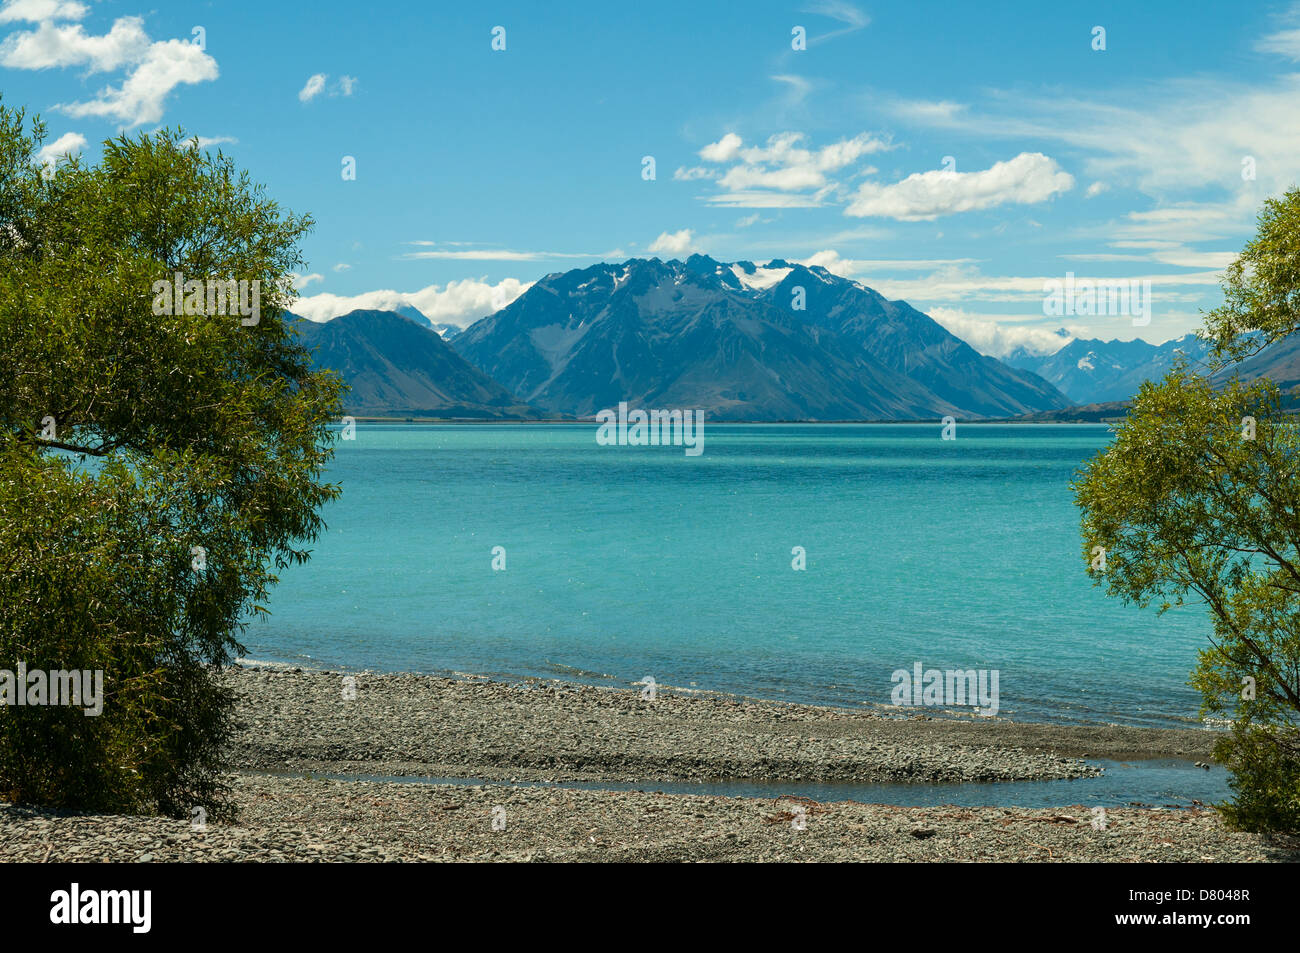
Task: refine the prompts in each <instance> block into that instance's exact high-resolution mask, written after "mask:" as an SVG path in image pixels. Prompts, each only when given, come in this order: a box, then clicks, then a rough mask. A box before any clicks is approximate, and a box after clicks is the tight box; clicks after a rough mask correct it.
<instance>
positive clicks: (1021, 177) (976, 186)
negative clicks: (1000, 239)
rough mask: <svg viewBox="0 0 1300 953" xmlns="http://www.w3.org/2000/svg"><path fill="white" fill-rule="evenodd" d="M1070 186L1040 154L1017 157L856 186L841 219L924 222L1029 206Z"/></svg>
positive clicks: (1068, 178)
mask: <svg viewBox="0 0 1300 953" xmlns="http://www.w3.org/2000/svg"><path fill="white" fill-rule="evenodd" d="M1073 186H1074V177H1073V176H1071V175H1070V174H1069V173H1068V172H1064V171H1062V170H1061V167H1060V166H1058V165H1057V164H1056V161H1055V160H1053V159H1050V158H1048V157H1047V156H1045V155H1043V154H1042V153H1041V152H1022V153H1021V154H1020V155H1018V156H1016V157H1015V158H1014V159H1011V160H1009V161H1007V162H998V163H996V164H994V165H993V166H992V168H989V169H984V170H983V171H980V172H949V171H945V170H940V169H936V170H931V171H929V172H917V173H913V174H912V175H909V176H908V177H907V178H906V179H903V180H902V181H901V182H895V183H893V184H891V185H880V184H878V183H875V182H864V183H862V185H861V186H859V187H858V192H857V194H856V195H855V196H854V198H853V201H852V202H850V203H849V206H848V208H847V209H845V214H846V215H852V216H856V217H868V216H879V217H883V218H893V219H898V220H900V221H913V222H914V221H929V220H932V219H935V218H938V217H939V216H940V215H953V214H955V213H958V212H969V211H975V210H978V209H986V208H993V207H994V206H997V205H1004V204H1006V203H1015V204H1019V205H1034V204H1036V203H1038V202H1044V201H1046V200H1047V199H1049V198H1051V197H1052V196H1054V195H1057V194H1059V193H1061V192H1065V191H1068V190H1069V189H1071V188H1073Z"/></svg>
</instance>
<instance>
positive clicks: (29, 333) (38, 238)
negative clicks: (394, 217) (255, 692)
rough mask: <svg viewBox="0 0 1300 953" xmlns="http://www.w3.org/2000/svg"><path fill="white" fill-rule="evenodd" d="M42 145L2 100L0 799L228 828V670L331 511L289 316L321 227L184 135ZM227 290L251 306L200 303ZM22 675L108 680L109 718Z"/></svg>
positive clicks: (39, 130)
mask: <svg viewBox="0 0 1300 953" xmlns="http://www.w3.org/2000/svg"><path fill="white" fill-rule="evenodd" d="M44 138H45V129H44V127H43V125H42V124H41V123H40V121H39V120H34V121H30V122H29V121H28V118H27V116H26V115H25V113H24V112H23V111H21V110H14V109H11V108H7V107H5V106H4V104H3V103H0V670H4V671H5V672H8V673H10V678H9V681H8V684H7V685H6V684H5V683H4V682H3V681H2V680H0V692H3V691H4V689H5V688H8V689H9V690H10V691H9V697H8V698H7V699H6V698H4V697H3V696H2V695H0V701H7V702H8V704H6V705H4V706H3V707H0V798H9V799H13V800H18V801H23V802H29V803H39V804H46V805H52V806H57V807H65V808H84V809H96V810H109V811H160V812H164V813H169V814H173V815H187V814H189V813H190V811H191V810H192V809H193V808H194V807H202V808H203V809H204V810H205V811H207V812H208V813H209V814H210V815H211V814H215V815H218V816H219V815H220V814H222V813H224V812H226V811H227V810H228V806H229V805H228V800H227V798H226V796H225V795H226V792H225V789H224V786H223V784H222V782H221V768H222V756H223V747H224V746H225V745H226V743H227V742H228V740H229V738H230V736H231V733H232V731H233V729H234V716H233V698H232V694H231V691H230V689H229V687H227V686H226V685H225V683H223V681H222V679H221V678H220V677H219V672H218V669H219V667H220V666H222V665H225V664H228V663H229V662H230V661H231V659H232V657H234V656H236V655H237V654H239V653H241V652H242V651H243V649H242V647H241V645H240V643H239V639H240V637H241V635H242V632H243V629H244V626H245V625H246V624H247V619H249V618H250V617H252V616H253V615H254V614H255V613H257V612H259V611H266V601H267V597H268V594H269V591H270V588H271V586H272V585H273V584H274V582H275V579H276V575H275V574H276V572H278V571H279V570H281V569H283V568H284V567H286V566H288V565H290V564H292V563H297V562H302V561H304V560H305V559H306V558H307V556H308V553H307V551H306V550H305V549H304V548H303V547H304V546H305V545H306V544H307V543H308V542H309V541H310V540H311V539H313V538H314V537H315V536H316V535H317V534H318V532H319V531H320V529H321V526H322V524H321V520H320V516H319V510H320V507H321V505H322V504H323V503H325V502H326V501H328V500H330V499H332V498H333V497H334V496H335V495H337V493H338V488H337V487H335V486H333V485H330V484H328V483H325V482H323V481H322V473H323V468H324V466H325V464H326V462H327V460H328V459H329V456H330V453H331V452H332V441H331V440H330V438H329V433H328V428H327V425H328V422H329V421H330V420H331V419H332V418H334V417H336V416H337V415H338V413H339V395H340V390H341V385H340V384H339V382H338V381H337V379H336V378H334V377H332V376H327V375H323V374H321V373H319V372H316V371H313V370H312V366H311V360H310V356H309V354H308V353H307V351H306V350H305V349H304V348H303V347H302V346H301V345H300V344H299V342H298V340H297V337H296V333H295V332H294V331H293V329H292V326H291V322H290V321H288V320H286V318H285V315H284V311H285V309H286V307H287V306H288V305H289V304H290V303H291V294H292V290H291V287H290V286H289V284H288V283H287V282H286V276H287V275H289V274H290V273H292V272H293V271H295V270H296V269H298V268H299V267H301V264H302V259H301V255H300V253H299V251H298V247H297V246H298V241H299V239H300V237H301V236H302V235H303V234H304V232H305V231H306V230H307V229H308V228H310V226H311V220H310V219H309V218H307V217H295V216H294V215H292V214H290V213H287V212H284V211H282V210H281V209H280V207H279V206H278V205H277V204H276V203H275V202H274V201H272V200H270V199H269V198H268V197H267V196H266V194H265V192H264V190H263V189H262V188H261V187H260V186H256V185H254V184H252V183H251V182H250V181H249V178H248V176H247V174H246V173H242V172H240V171H239V170H237V169H236V168H235V167H234V165H233V163H232V162H231V161H230V160H229V159H228V158H227V157H225V156H223V155H221V154H220V153H218V154H215V155H214V154H212V153H209V152H205V151H202V150H200V149H199V147H198V144H197V142H195V141H194V140H188V141H187V140H186V139H185V138H184V137H183V136H182V135H181V133H179V132H175V131H167V130H164V131H161V132H158V133H155V134H153V135H142V136H139V137H136V138H130V137H121V138H118V139H115V140H112V141H108V142H105V143H104V145H103V157H102V159H101V160H100V161H99V162H98V163H97V164H87V163H83V162H81V161H79V160H76V159H64V160H63V161H60V162H58V163H57V164H50V163H41V162H39V161H38V153H39V150H40V147H41V143H42V142H43V140H44ZM230 281H234V282H241V281H242V282H245V285H244V286H243V287H244V288H245V289H247V288H250V287H251V288H255V289H257V290H258V291H259V292H260V300H259V302H258V305H259V313H258V314H256V315H246V314H245V313H244V312H239V313H232V312H235V311H237V308H235V307H230V306H227V307H224V308H223V307H221V306H220V303H219V301H218V303H217V307H213V306H212V305H213V301H212V300H210V299H212V298H214V297H216V298H218V299H219V296H213V295H211V294H207V293H205V292H206V291H207V289H211V288H215V289H216V290H218V291H221V290H237V289H238V288H239V286H238V285H237V284H236V285H235V286H234V287H233V288H231V289H227V285H226V284H225V283H226V282H230ZM191 282H193V284H191ZM178 283H179V285H180V287H181V288H182V289H183V290H184V291H185V294H184V296H183V297H182V298H181V299H180V300H179V301H177V302H175V304H176V306H175V307H170V306H168V307H160V306H159V305H160V300H161V296H160V294H159V288H161V287H163V286H164V285H167V286H169V287H175V286H176V285H177V284H178ZM254 283H256V284H254ZM236 297H237V296H236ZM169 311H170V312H171V313H168V312H169ZM222 311H225V312H226V313H220V312H222ZM20 665H21V666H23V667H24V668H25V669H26V671H27V673H28V674H27V677H28V678H33V677H34V676H33V674H32V673H34V672H38V671H41V672H48V671H84V672H95V671H98V672H102V673H103V674H102V678H103V693H102V694H103V697H102V700H101V704H102V710H101V711H100V712H99V713H98V714H87V713H86V710H85V706H72V705H68V704H53V703H51V702H52V701H57V699H55V698H43V697H41V693H40V692H39V691H38V690H37V689H38V687H39V686H37V685H35V684H28V685H23V684H15V681H14V678H13V675H14V674H15V673H16V672H17V668H18V666H20ZM15 690H16V691H17V692H22V691H24V690H25V691H26V692H27V695H26V699H25V700H26V701H27V702H28V704H26V705H24V707H15V706H14V698H13V694H14V691H15ZM65 700H66V699H65Z"/></svg>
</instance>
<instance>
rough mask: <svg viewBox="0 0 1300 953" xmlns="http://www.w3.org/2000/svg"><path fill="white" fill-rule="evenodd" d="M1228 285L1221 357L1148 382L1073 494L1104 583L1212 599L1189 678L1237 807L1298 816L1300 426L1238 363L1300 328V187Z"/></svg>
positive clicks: (1256, 826)
mask: <svg viewBox="0 0 1300 953" xmlns="http://www.w3.org/2000/svg"><path fill="white" fill-rule="evenodd" d="M1223 289H1224V304H1223V306H1222V307H1220V308H1218V309H1216V310H1214V311H1212V312H1210V313H1209V314H1207V315H1206V321H1205V325H1206V327H1205V331H1204V332H1203V333H1202V336H1203V337H1204V338H1205V339H1207V340H1208V341H1210V342H1212V343H1213V345H1214V347H1213V350H1212V352H1211V366H1210V367H1208V368H1205V369H1201V370H1194V369H1193V368H1191V367H1190V366H1189V365H1188V364H1187V363H1186V362H1182V363H1180V364H1178V365H1177V366H1175V367H1174V368H1173V369H1172V370H1171V372H1170V373H1169V374H1168V376H1166V377H1165V378H1164V380H1163V381H1161V382H1159V383H1152V382H1147V383H1145V384H1143V385H1142V388H1141V390H1140V391H1139V392H1138V394H1137V396H1136V397H1135V398H1134V400H1133V403H1132V406H1131V407H1130V409H1129V413H1128V417H1127V419H1126V421H1125V423H1124V424H1123V425H1122V426H1121V427H1120V428H1119V429H1118V432H1117V436H1116V439H1115V441H1114V443H1113V444H1112V445H1111V446H1110V447H1109V448H1108V449H1107V450H1105V451H1103V452H1102V453H1100V454H1098V455H1097V456H1096V457H1095V458H1093V459H1092V460H1091V461H1089V463H1088V464H1087V465H1086V466H1085V468H1084V469H1083V471H1082V472H1081V474H1080V476H1079V479H1078V480H1077V481H1076V482H1075V484H1074V491H1075V499H1076V503H1077V504H1078V506H1079V507H1080V509H1081V511H1082V535H1083V548H1084V556H1085V559H1086V560H1087V562H1088V566H1089V568H1088V572H1089V574H1090V575H1092V576H1093V578H1094V579H1095V581H1096V584H1097V585H1104V586H1105V587H1106V588H1107V591H1108V593H1109V594H1111V595H1115V596H1119V597H1120V598H1122V599H1124V600H1125V601H1126V602H1131V603H1134V604H1137V605H1139V606H1143V607H1145V606H1149V605H1151V604H1152V603H1154V602H1157V601H1158V602H1159V605H1160V611H1161V612H1164V611H1166V610H1167V609H1169V608H1170V607H1171V606H1174V605H1183V604H1184V603H1185V602H1188V601H1198V602H1200V603H1202V604H1203V605H1204V606H1205V607H1206V609H1207V610H1208V612H1209V617H1210V621H1211V623H1212V633H1213V634H1212V636H1211V638H1210V646H1209V647H1208V648H1206V649H1204V650H1202V651H1201V652H1200V653H1199V660H1198V665H1197V668H1196V670H1195V672H1194V673H1193V675H1192V679H1191V683H1192V684H1193V685H1194V686H1195V687H1196V688H1197V689H1198V690H1199V691H1200V692H1201V694H1202V699H1203V704H1202V714H1203V715H1209V714H1218V715H1226V716H1229V717H1230V718H1231V721H1232V728H1231V731H1230V732H1227V733H1225V735H1224V737H1222V738H1221V739H1220V740H1219V741H1218V742H1217V746H1216V749H1215V757H1216V759H1217V760H1218V761H1220V762H1221V763H1223V764H1225V765H1226V766H1227V767H1228V768H1229V770H1230V771H1231V772H1232V778H1231V781H1230V784H1231V786H1232V788H1233V791H1234V794H1235V796H1236V797H1235V801H1234V802H1233V803H1230V804H1226V805H1221V806H1220V810H1221V811H1222V812H1223V814H1224V816H1225V818H1226V820H1227V821H1228V823H1230V824H1231V825H1233V826H1236V827H1238V828H1242V829H1247V830H1255V831H1298V830H1300V432H1298V431H1297V428H1296V421H1295V419H1294V418H1292V417H1289V416H1288V415H1287V414H1285V413H1284V412H1283V406H1284V403H1283V395H1282V394H1281V393H1280V392H1279V390H1278V388H1277V386H1276V385H1275V384H1273V382H1272V381H1270V380H1268V379H1267V378H1260V379H1257V380H1254V381H1249V382H1243V381H1242V380H1240V378H1239V374H1238V373H1237V370H1238V368H1237V365H1238V364H1239V362H1240V361H1242V360H1243V359H1245V358H1247V357H1249V356H1251V355H1253V354H1255V353H1258V352H1259V351H1261V350H1264V349H1265V348H1267V347H1269V346H1270V345H1272V344H1274V343H1276V342H1278V341H1280V340H1282V339H1283V338H1285V337H1287V336H1289V335H1291V334H1293V333H1295V332H1296V331H1297V330H1300V190H1296V189H1293V190H1291V191H1289V192H1287V193H1286V194H1285V195H1284V196H1283V197H1282V198H1280V199H1270V200H1269V201H1267V202H1266V203H1265V205H1264V207H1263V209H1262V210H1261V212H1260V215H1259V227H1258V233H1257V235H1256V237H1255V238H1254V239H1253V240H1252V241H1250V242H1249V243H1248V244H1247V245H1246V247H1245V248H1244V250H1243V251H1242V253H1241V255H1240V256H1239V257H1238V259H1237V260H1236V261H1235V262H1234V263H1233V264H1232V265H1231V266H1230V267H1229V268H1228V269H1227V271H1226V273H1225V276H1224V282H1223ZM1098 547H1100V549H1098ZM1099 557H1104V559H1102V558H1099Z"/></svg>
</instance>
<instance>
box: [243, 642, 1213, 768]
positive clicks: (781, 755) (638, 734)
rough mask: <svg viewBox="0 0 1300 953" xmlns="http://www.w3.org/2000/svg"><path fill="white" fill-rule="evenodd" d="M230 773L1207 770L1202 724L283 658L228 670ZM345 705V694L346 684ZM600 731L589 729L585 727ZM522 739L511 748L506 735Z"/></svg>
mask: <svg viewBox="0 0 1300 953" xmlns="http://www.w3.org/2000/svg"><path fill="white" fill-rule="evenodd" d="M225 677H227V678H228V679H230V684H231V685H232V686H233V687H235V690H236V691H237V692H238V693H240V694H241V696H242V700H241V705H240V711H241V713H242V714H244V717H245V719H246V720H247V721H248V723H249V730H248V731H246V732H245V733H244V734H242V735H241V736H240V738H239V741H238V742H237V744H236V746H235V751H234V752H233V753H234V757H235V765H236V767H237V768H239V769H241V770H274V771H286V770H288V771H316V772H322V773H331V774H352V775H370V776H397V777H416V776H420V777H437V778H459V777H464V778H478V779H484V780H489V781H500V780H504V781H511V780H520V781H543V782H544V781H580V782H581V781H620V782H625V781H637V782H640V781H645V782H651V781H665V782H667V781H737V780H762V781H768V782H776V781H786V782H801V781H821V782H858V783H889V782H923V783H924V782H930V783H965V782H999V781H1031V780H1052V779H1061V778H1078V777H1087V776H1091V775H1095V774H1096V773H1097V772H1096V771H1095V770H1094V769H1091V768H1089V767H1088V766H1086V765H1083V764H1082V763H1080V762H1081V759H1091V760H1107V761H1134V760H1159V759H1184V760H1186V761H1188V762H1189V763H1190V762H1205V763H1208V762H1211V761H1212V760H1213V759H1212V749H1213V745H1214V742H1215V740H1216V739H1217V737H1218V733H1217V732H1214V731H1209V730H1206V729H1203V728H1146V727H1136V726H1125V725H1094V724H1082V725H1061V724H1052V723H1045V722H1019V721H1010V720H1006V719H1001V718H990V719H983V718H981V719H974V718H971V717H969V716H967V717H962V715H961V714H959V713H949V714H944V713H941V712H937V711H932V712H930V713H921V712H920V711H919V710H915V709H908V710H903V711H900V712H899V713H896V714H895V713H889V714H885V713H882V712H881V711H880V710H879V709H853V708H846V707H838V706H818V705H808V704H801V703H796V702H784V701H775V700H767V699H757V698H750V697H745V696H737V695H731V694H727V693H723V692H718V691H712V690H706V689H698V688H687V689H681V688H676V687H673V686H663V685H661V686H658V687H657V693H656V699H655V701H653V702H650V701H645V700H644V699H642V698H641V697H640V694H639V692H638V690H637V689H636V688H634V687H633V688H621V687H620V688H615V687H610V686H596V685H590V684H587V683H583V682H574V681H568V680H565V679H561V678H538V677H517V678H509V679H505V678H491V677H487V676H479V675H469V674H463V673H456V674H453V675H418V674H412V673H381V672H365V671H363V672H350V671H349V672H328V671H311V670H303V669H288V668H287V667H281V664H280V663H273V665H271V666H262V665H257V664H256V663H254V665H253V666H247V667H245V666H240V667H237V668H232V669H229V670H228V672H227V674H226V676H225ZM345 677H350V678H352V679H353V680H354V682H353V686H354V689H355V694H356V698H355V699H354V700H352V701H347V700H345V699H344V698H343V687H344V682H343V679H344V678H345ZM593 729H599V730H593ZM517 738H524V739H527V744H526V745H523V744H519V743H517V742H515V741H512V739H517Z"/></svg>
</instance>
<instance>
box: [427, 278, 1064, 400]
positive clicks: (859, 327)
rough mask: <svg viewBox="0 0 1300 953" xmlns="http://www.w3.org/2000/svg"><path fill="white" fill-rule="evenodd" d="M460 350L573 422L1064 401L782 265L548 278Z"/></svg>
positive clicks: (894, 304) (914, 316)
mask: <svg viewBox="0 0 1300 953" xmlns="http://www.w3.org/2000/svg"><path fill="white" fill-rule="evenodd" d="M800 305H802V308H800ZM452 343H453V346H454V347H455V348H456V349H457V350H458V351H459V352H460V353H461V354H462V355H464V356H465V357H466V358H467V359H468V360H469V361H470V363H472V364H474V365H475V366H477V367H478V368H479V369H480V370H482V371H483V372H484V373H485V374H487V375H488V376H490V377H492V378H493V379H495V380H497V381H499V382H500V383H501V384H502V385H503V386H504V387H506V388H508V389H509V390H511V391H513V392H514V393H516V394H518V395H519V396H520V398H521V399H523V400H526V401H528V402H529V403H531V404H534V405H535V406H538V407H540V408H543V409H545V410H547V411H550V412H553V413H564V414H572V415H575V416H591V415H594V414H595V413H596V412H598V411H599V410H602V409H605V408H608V407H613V406H616V405H617V404H618V402H619V401H623V400H626V401H628V402H629V403H631V404H633V405H636V406H642V407H660V408H672V407H681V408H686V407H693V408H699V409H703V410H705V411H706V412H707V413H708V415H709V417H710V419H721V420H756V421H761V420H863V419H866V420H879V419H916V418H927V417H939V416H943V415H947V414H952V415H954V416H957V417H962V418H967V419H971V418H983V417H1007V416H1014V415H1018V414H1023V413H1031V412H1035V411H1042V410H1050V409H1055V408H1061V407H1066V406H1069V404H1070V400H1069V399H1068V398H1067V397H1066V396H1065V395H1064V394H1062V393H1061V392H1060V391H1059V390H1057V389H1056V388H1055V387H1053V386H1052V385H1051V384H1049V383H1047V382H1046V381H1044V380H1043V379H1042V378H1041V377H1039V376H1037V375H1036V374H1034V373H1031V372H1028V371H1025V370H1021V369H1017V368H1013V367H1009V366H1007V365H1005V364H1003V363H1001V362H999V361H997V360H995V359H994V358H991V357H986V356H984V355H981V354H979V353H978V352H977V351H975V350H974V349H973V348H971V347H970V346H969V345H967V344H966V343H965V342H964V341H962V340H961V339H959V338H957V337H956V336H955V335H953V334H951V333H950V332H949V331H947V330H946V329H945V328H943V327H942V326H941V325H939V324H938V323H937V322H935V321H934V320H933V319H931V318H930V317H929V316H927V315H925V314H923V313H921V312H920V311H917V310H916V309H914V308H912V307H911V306H910V305H908V304H907V303H906V302H902V301H889V300H887V299H885V298H884V297H883V296H881V295H880V294H878V293H877V292H875V291H873V290H871V289H870V288H866V287H864V286H862V285H859V284H857V283H856V282H852V281H849V280H847V279H844V278H840V277H838V276H836V275H833V274H831V273H830V272H828V271H826V270H825V269H824V268H820V267H808V266H804V265H798V264H791V263H789V262H786V261H783V260H780V259H776V260H773V261H771V262H769V263H768V264H766V265H761V266H760V265H755V264H754V263H753V262H748V261H741V262H735V263H732V264H725V263H722V262H718V261H716V260H714V259H712V258H710V257H708V256H705V255H692V256H691V257H690V258H688V259H687V260H686V261H684V262H683V261H679V260H672V261H667V262H665V261H662V260H660V259H658V258H651V259H629V260H628V261H625V262H623V263H621V264H610V263H601V264H597V265H593V266H591V267H589V268H584V269H575V270H572V271H568V272H563V273H556V274H551V275H547V276H546V277H545V278H543V279H541V280H540V281H538V282H537V283H535V284H534V285H533V286H532V287H531V288H529V290H528V291H527V292H525V293H524V294H523V295H522V296H520V297H519V298H518V299H516V300H515V301H514V302H512V303H511V304H510V305H509V306H507V307H506V308H504V309H502V310H501V311H498V312H496V313H495V314H492V315H489V316H487V317H485V318H482V319H481V320H479V321H478V322H476V323H475V324H473V325H471V326H470V327H469V328H467V329H466V330H465V331H464V332H463V333H462V334H461V335H459V336H457V337H456V338H455V340H454V341H453V342H452Z"/></svg>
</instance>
